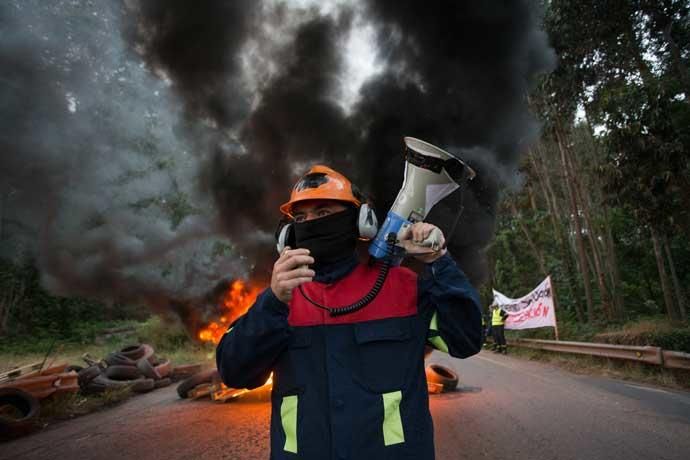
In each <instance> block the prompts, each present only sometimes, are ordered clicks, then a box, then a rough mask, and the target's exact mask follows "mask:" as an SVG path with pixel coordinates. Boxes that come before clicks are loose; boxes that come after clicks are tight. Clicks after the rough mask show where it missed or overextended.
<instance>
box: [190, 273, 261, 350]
mask: <svg viewBox="0 0 690 460" xmlns="http://www.w3.org/2000/svg"><path fill="white" fill-rule="evenodd" d="M262 290H263V289H262V288H260V287H257V286H249V285H248V283H245V282H244V281H242V280H235V281H233V282H232V283H230V287H229V288H228V290H227V291H226V292H225V294H224V295H223V299H222V300H221V305H220V307H221V309H222V312H223V313H222V314H221V316H220V318H218V320H217V321H211V322H210V323H209V324H207V325H206V327H204V328H202V329H201V330H200V331H199V333H198V334H197V337H199V340H201V341H202V342H213V343H214V344H217V343H218V342H220V339H221V337H223V334H225V331H227V329H228V326H229V325H230V324H232V322H233V321H235V320H236V319H237V318H239V317H240V316H242V315H244V314H245V313H246V312H247V310H249V307H251V306H252V305H253V304H254V301H255V300H256V297H257V296H258V295H259V294H260V293H261V291H262Z"/></svg>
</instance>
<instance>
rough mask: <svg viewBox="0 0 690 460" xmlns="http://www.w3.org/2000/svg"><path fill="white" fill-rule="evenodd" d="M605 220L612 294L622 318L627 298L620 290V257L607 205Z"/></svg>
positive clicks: (618, 313)
mask: <svg viewBox="0 0 690 460" xmlns="http://www.w3.org/2000/svg"><path fill="white" fill-rule="evenodd" d="M604 221H605V222H606V225H605V233H606V243H607V244H606V246H607V251H606V255H607V256H608V259H609V263H608V267H609V269H610V273H609V276H610V277H611V291H612V292H611V296H612V298H613V304H614V306H615V308H616V312H617V316H618V317H619V318H622V317H623V316H624V315H625V299H624V298H623V293H622V292H619V290H618V289H619V287H620V286H621V274H620V269H619V267H618V257H617V256H616V243H615V240H614V239H613V231H612V230H611V217H610V215H609V209H608V207H607V206H605V207H604Z"/></svg>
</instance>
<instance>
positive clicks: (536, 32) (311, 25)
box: [0, 0, 554, 317]
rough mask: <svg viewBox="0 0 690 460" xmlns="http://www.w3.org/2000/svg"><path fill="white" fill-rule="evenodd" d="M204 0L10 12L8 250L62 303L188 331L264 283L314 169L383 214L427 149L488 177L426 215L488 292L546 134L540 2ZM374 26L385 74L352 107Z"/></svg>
mask: <svg viewBox="0 0 690 460" xmlns="http://www.w3.org/2000/svg"><path fill="white" fill-rule="evenodd" d="M191 3H193V2H188V1H184V0H174V1H169V0H166V1H163V0H146V1H143V0H125V1H123V2H108V3H107V4H102V3H99V4H97V5H96V4H94V3H91V2H86V1H84V2H79V1H78V2H68V1H57V2H40V1H38V0H27V1H18V0H15V1H8V2H3V3H2V6H0V30H1V32H2V34H1V35H2V36H3V41H2V42H1V43H0V65H1V67H0V68H1V69H2V70H0V72H1V73H0V77H1V79H2V82H3V85H2V87H1V88H0V91H1V93H0V95H1V98H2V100H3V101H4V103H3V106H2V108H1V109H0V110H2V115H3V117H2V118H3V124H2V126H1V127H0V147H1V148H2V150H3V154H2V156H1V157H0V181H1V182H0V194H1V196H0V198H2V199H1V200H0V214H1V216H0V217H1V218H0V222H2V224H1V226H0V249H1V250H2V252H3V254H6V253H12V252H14V253H16V252H17V249H18V247H19V246H20V245H21V246H22V247H24V248H25V249H26V250H27V251H28V252H30V253H32V254H33V255H34V256H35V257H36V258H37V260H38V261H39V265H40V268H41V270H42V273H43V279H44V283H45V285H46V286H48V287H49V288H50V289H51V290H53V291H54V292H60V293H62V294H65V295H88V296H94V297H101V298H112V299H117V300H144V301H146V302H147V303H149V304H151V305H155V306H162V307H166V308H173V309H174V310H175V311H178V313H180V315H182V316H185V317H189V316H190V314H189V311H187V310H188V308H187V305H188V304H187V303H186V302H179V301H177V300H179V299H183V298H185V297H190V296H193V295H201V293H203V292H207V291H209V290H210V289H211V288H212V287H213V286H216V285H217V283H219V282H221V281H222V280H223V279H224V278H226V277H232V276H241V275H246V274H248V270H249V271H251V272H252V273H253V276H257V275H258V276H259V277H262V276H263V277H265V276H267V274H268V273H269V270H270V266H271V260H272V259H273V257H274V254H273V253H272V248H273V240H272V237H273V231H274V229H275V225H276V223H277V221H278V219H279V216H278V211H277V207H278V205H279V204H280V203H281V202H283V201H284V200H285V199H286V198H287V196H288V194H289V189H290V186H291V185H292V183H294V181H295V180H296V179H297V177H298V176H299V175H300V174H301V173H303V172H304V171H305V170H306V168H307V167H308V166H309V165H310V164H312V163H314V162H323V163H327V164H330V165H332V166H334V167H335V168H336V169H340V170H342V171H343V172H344V173H345V174H346V175H348V176H350V177H351V178H353V179H354V180H355V182H356V183H358V185H359V186H360V188H362V189H364V190H365V191H366V192H368V193H369V194H370V195H371V197H372V198H373V200H374V201H375V204H376V205H377V207H378V210H379V213H380V215H381V216H383V214H384V213H385V211H386V210H387V209H388V207H389V206H390V205H391V203H392V201H393V199H394V197H395V195H396V193H397V190H398V189H399V187H400V185H401V183H402V172H403V157H402V149H403V145H402V138H403V136H415V137H419V138H421V139H424V140H427V141H429V142H432V143H434V144H436V145H439V146H441V147H443V148H446V149H447V150H449V151H451V152H453V153H456V154H458V155H459V156H461V157H463V158H465V159H467V160H468V161H469V162H470V164H472V166H473V167H474V168H475V169H476V170H477V172H478V177H477V179H475V181H474V182H473V183H472V184H470V186H469V188H468V189H467V190H466V192H465V193H464V196H462V197H461V196H460V195H461V194H460V193H459V192H456V193H455V194H454V195H453V196H451V197H449V198H448V199H446V200H445V201H444V202H442V203H440V204H439V205H438V206H437V207H436V208H435V209H434V210H433V211H432V213H431V215H430V216H429V218H430V220H431V221H432V222H435V223H437V224H438V225H440V226H441V227H442V228H443V230H444V231H446V233H452V236H451V241H450V248H451V251H452V252H453V254H454V255H455V256H456V257H457V258H459V259H460V262H461V265H462V266H463V268H465V270H466V271H467V272H468V274H469V275H470V277H471V278H472V279H473V280H474V281H477V282H478V281H481V279H482V277H483V275H484V270H485V267H484V261H483V256H482V254H481V253H482V248H483V247H484V246H485V245H486V243H487V242H488V240H489V239H490V238H491V236H492V233H493V223H494V219H495V205H496V202H497V199H498V192H499V187H500V186H501V185H502V184H505V183H506V182H511V180H513V179H512V178H514V177H515V170H516V168H517V164H518V158H519V155H520V153H521V152H522V151H523V150H524V149H525V148H526V147H527V146H528V145H529V143H530V142H531V141H532V140H533V139H534V137H535V136H536V134H537V132H538V125H537V124H536V123H535V121H534V120H533V118H532V117H531V116H530V115H529V113H528V111H527V105H526V94H527V93H528V91H529V88H530V83H531V81H532V80H533V79H534V78H535V76H537V75H538V74H539V73H542V72H546V71H548V70H549V69H550V68H551V66H553V64H554V56H553V52H552V50H551V49H550V48H549V46H548V44H547V40H546V37H545V36H544V34H543V32H542V31H541V30H540V18H539V11H538V9H537V8H536V7H535V6H533V4H532V3H533V2H531V1H529V0H513V1H506V2H485V1H482V0H472V1H465V2H424V3H422V2H412V1H396V2H393V1H373V0H371V1H364V0H363V1H359V2H355V1H353V2H350V3H343V2H336V3H335V6H334V4H331V3H324V4H318V3H317V2H314V5H315V6H313V7H311V8H297V7H295V6H294V5H293V4H292V3H290V2H275V1H269V0H265V1H263V2H261V1H250V0H241V1H232V2H229V1H224V0H223V1H221V0H208V1H205V2H201V3H199V2H197V3H195V4H194V5H192V4H191ZM302 3H304V2H302ZM324 5H325V6H324ZM363 25H364V26H369V27H373V29H374V30H375V40H374V43H373V44H372V45H373V46H374V47H375V48H376V50H377V53H378V59H379V67H380V69H381V70H380V71H379V72H378V73H376V74H374V75H372V76H371V77H370V78H369V80H368V81H367V82H366V83H365V84H364V86H363V87H362V88H361V89H360V91H359V97H358V100H357V102H356V103H355V104H354V105H351V106H347V105H346V104H344V103H343V102H342V101H343V84H347V82H343V79H344V78H347V77H345V76H344V75H345V54H344V53H345V49H346V46H345V45H346V43H347V40H348V38H349V36H350V34H353V33H359V32H358V31H359V30H360V29H359V27H361V26H363ZM461 208H463V209H464V211H463V214H462V216H461V217H460V219H457V217H458V214H459V210H460V209H461ZM216 217H217V219H216ZM455 222H458V223H457V225H455ZM219 233H222V235H224V236H225V237H227V238H228V239H229V241H230V242H231V244H232V245H233V246H234V250H230V251H228V250H224V249H223V248H224V247H225V248H227V245H226V244H221V243H223V241H222V239H220V240H219V238H220V236H219V235H218V234H219ZM227 241H228V240H227V239H225V242H227ZM219 244H220V246H219ZM219 248H220V249H219ZM171 306H173V307H171ZM191 316H193V315H191Z"/></svg>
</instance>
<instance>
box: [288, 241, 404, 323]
mask: <svg viewBox="0 0 690 460" xmlns="http://www.w3.org/2000/svg"><path fill="white" fill-rule="evenodd" d="M395 241H396V235H395V233H389V234H388V236H387V237H386V244H387V245H388V254H387V257H385V258H384V259H383V262H382V263H381V269H380V271H379V274H378V276H377V277H376V281H374V285H373V286H372V288H371V290H370V291H369V292H368V293H367V295H365V296H364V297H362V298H361V299H359V300H358V301H357V302H355V303H353V304H350V305H345V306H343V307H327V306H326V305H321V304H320V303H318V302H317V301H315V300H313V299H311V298H310V297H309V296H308V295H307V294H306V293H305V292H304V290H303V289H302V285H300V286H299V292H300V294H302V296H303V297H304V298H305V299H307V301H308V302H309V303H311V304H312V305H314V306H315V307H318V308H321V309H322V310H326V311H327V312H328V313H329V314H330V315H331V316H332V317H336V316H343V315H347V314H350V313H354V312H356V311H358V310H361V309H362V308H364V307H366V306H367V305H369V304H370V303H371V302H372V301H373V300H374V299H375V298H376V296H377V295H379V292H381V288H382V287H383V284H384V283H385V282H386V278H387V277H388V272H389V271H390V268H391V265H392V264H393V257H392V255H393V251H394V246H395Z"/></svg>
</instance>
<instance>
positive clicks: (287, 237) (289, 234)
mask: <svg viewBox="0 0 690 460" xmlns="http://www.w3.org/2000/svg"><path fill="white" fill-rule="evenodd" d="M285 246H290V247H292V248H294V247H295V229H294V227H293V226H292V224H291V223H286V224H284V225H283V226H282V227H280V230H278V233H277V236H276V249H277V250H278V254H281V253H282V252H283V249H285Z"/></svg>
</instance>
